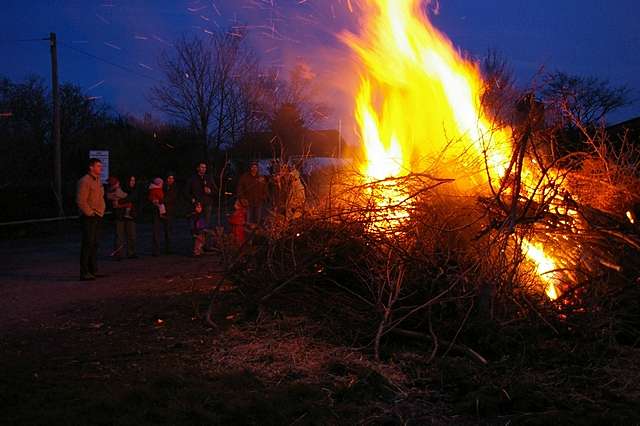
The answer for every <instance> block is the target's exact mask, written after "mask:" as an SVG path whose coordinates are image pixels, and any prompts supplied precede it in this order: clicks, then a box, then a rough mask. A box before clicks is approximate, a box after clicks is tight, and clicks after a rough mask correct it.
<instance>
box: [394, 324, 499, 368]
mask: <svg viewBox="0 0 640 426" xmlns="http://www.w3.org/2000/svg"><path fill="white" fill-rule="evenodd" d="M393 333H394V334H397V335H399V336H405V337H412V338H417V339H427V340H431V339H432V337H431V336H429V335H428V334H425V333H420V332H418V331H412V330H405V329H403V328H396V329H394V330H393ZM440 342H441V343H442V344H443V345H453V346H452V348H453V349H456V350H458V351H460V352H463V353H465V354H467V355H469V356H471V358H473V359H474V360H476V361H478V362H480V363H481V364H483V365H487V364H489V361H487V359H486V358H485V357H483V356H482V355H480V354H479V353H478V352H476V351H474V350H473V349H471V348H470V347H468V346H466V345H463V344H462V343H454V342H449V341H447V340H442V339H440Z"/></svg>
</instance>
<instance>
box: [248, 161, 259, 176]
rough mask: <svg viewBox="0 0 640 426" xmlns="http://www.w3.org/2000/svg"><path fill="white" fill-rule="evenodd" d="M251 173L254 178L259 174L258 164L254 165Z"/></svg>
mask: <svg viewBox="0 0 640 426" xmlns="http://www.w3.org/2000/svg"><path fill="white" fill-rule="evenodd" d="M249 171H250V172H251V175H252V176H255V175H257V174H258V165H257V164H252V165H251V168H250V169H249Z"/></svg>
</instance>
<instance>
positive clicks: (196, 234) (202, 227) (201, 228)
mask: <svg viewBox="0 0 640 426" xmlns="http://www.w3.org/2000/svg"><path fill="white" fill-rule="evenodd" d="M206 228H207V222H206V221H205V218H204V214H203V213H202V204H201V203H199V202H196V203H195V204H194V206H193V213H191V235H192V236H193V255H194V256H200V255H202V249H203V247H204V245H205V242H206Z"/></svg>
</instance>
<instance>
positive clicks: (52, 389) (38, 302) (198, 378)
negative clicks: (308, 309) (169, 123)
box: [0, 224, 395, 424]
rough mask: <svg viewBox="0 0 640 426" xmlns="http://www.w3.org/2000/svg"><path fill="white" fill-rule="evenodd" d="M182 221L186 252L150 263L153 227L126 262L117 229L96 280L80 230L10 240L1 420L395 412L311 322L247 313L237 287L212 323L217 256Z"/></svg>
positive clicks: (144, 420) (3, 287) (360, 361)
mask: <svg viewBox="0 0 640 426" xmlns="http://www.w3.org/2000/svg"><path fill="white" fill-rule="evenodd" d="M178 228H179V229H178V230H177V235H179V236H180V237H179V238H178V241H177V244H176V251H177V253H178V254H175V255H169V256H160V257H157V258H156V257H151V256H150V255H149V253H150V229H149V226H148V225H147V226H144V225H143V226H139V228H138V229H139V237H138V239H139V242H140V244H139V246H140V249H139V254H140V255H141V256H140V258H139V259H131V260H123V261H118V262H117V261H113V260H111V259H109V254H110V249H111V247H112V231H111V229H110V227H109V226H107V227H106V229H105V230H104V231H103V233H102V239H101V248H100V258H99V269H100V272H101V273H104V274H106V275H107V276H106V277H104V278H99V279H98V280H96V281H94V282H80V281H78V265H77V257H78V251H79V235H78V232H77V229H74V228H71V229H70V230H69V231H68V232H66V233H64V234H62V235H60V234H56V235H51V236H43V237H38V238H28V239H18V240H16V239H13V240H5V241H2V242H1V243H0V256H1V257H2V259H3V262H2V266H1V269H0V336H1V340H0V342H1V344H0V359H1V360H2V366H3V368H2V370H3V372H4V373H3V374H2V375H1V377H0V401H2V404H1V405H2V406H3V407H4V408H3V415H2V418H1V419H0V421H1V422H3V423H4V424H158V423H160V424H291V423H296V424H339V423H343V424H348V423H354V422H358V421H363V420H366V419H368V418H369V419H372V420H373V419H376V418H378V417H379V416H381V415H382V413H384V412H385V411H386V408H383V407H384V406H389V404H391V401H392V398H393V395H395V390H394V389H393V386H392V385H391V384H390V383H388V381H387V380H386V379H383V378H382V376H381V375H380V374H379V373H378V372H377V371H376V370H375V369H374V368H373V366H372V365H371V364H370V362H369V361H368V360H367V358H366V357H365V356H364V355H363V354H361V353H357V352H355V351H351V350H347V349H346V348H341V347H336V346H333V345H329V344H327V343H326V342H322V341H320V340H318V339H315V338H314V337H313V336H312V335H310V333H309V326H308V324H306V322H305V320H304V319H302V318H295V317H287V318H284V317H278V318H267V319H264V320H258V321H251V322H248V321H244V320H243V318H242V313H241V310H240V309H239V307H238V306H237V300H235V298H234V297H226V296H225V294H226V291H225V289H226V287H224V288H223V292H222V294H223V296H222V298H221V302H222V304H221V306H222V307H221V308H220V309H219V310H218V312H217V314H216V321H217V322H218V323H219V325H220V328H219V329H213V328H211V327H210V326H208V325H206V324H205V322H204V321H203V320H202V319H201V316H202V313H203V312H204V310H206V308H207V306H208V301H209V297H208V296H209V294H210V292H211V289H212V288H213V286H214V284H215V283H217V282H218V280H219V275H218V272H217V270H218V266H217V264H216V259H215V256H206V257H203V258H198V259H194V258H191V257H189V256H188V252H189V246H190V238H189V236H188V231H187V228H186V225H185V224H181V225H179V227H178ZM369 382H371V383H372V385H371V386H368V385H367V384H368V383H369ZM363 403H364V405H363ZM378 405H380V407H378Z"/></svg>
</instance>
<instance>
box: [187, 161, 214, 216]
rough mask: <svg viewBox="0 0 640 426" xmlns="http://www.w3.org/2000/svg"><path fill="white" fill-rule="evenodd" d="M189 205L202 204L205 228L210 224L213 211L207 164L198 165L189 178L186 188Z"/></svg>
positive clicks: (211, 185) (211, 188) (212, 190)
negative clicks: (189, 200)
mask: <svg viewBox="0 0 640 426" xmlns="http://www.w3.org/2000/svg"><path fill="white" fill-rule="evenodd" d="M187 190H188V194H189V197H190V198H191V203H192V204H195V203H196V202H198V203H200V204H202V215H203V217H204V221H205V223H206V226H207V227H209V225H210V224H211V212H212V211H213V194H214V185H213V182H211V180H210V179H209V178H208V176H207V164H206V163H205V162H203V161H201V162H200V163H198V166H197V167H196V174H195V176H193V178H191V181H190V182H189V187H188V188H187Z"/></svg>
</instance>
